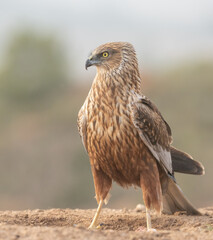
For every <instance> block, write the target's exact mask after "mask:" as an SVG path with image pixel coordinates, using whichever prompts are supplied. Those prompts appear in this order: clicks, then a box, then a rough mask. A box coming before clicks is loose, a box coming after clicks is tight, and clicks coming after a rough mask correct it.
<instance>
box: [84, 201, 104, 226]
mask: <svg viewBox="0 0 213 240" xmlns="http://www.w3.org/2000/svg"><path fill="white" fill-rule="evenodd" d="M103 203H104V202H103V200H100V202H99V205H98V208H97V211H96V213H95V216H94V218H93V220H92V222H91V224H90V226H89V227H88V228H89V229H91V228H96V226H97V220H98V217H99V214H100V212H101V208H102V205H103Z"/></svg>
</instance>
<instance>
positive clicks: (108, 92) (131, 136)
mask: <svg viewBox="0 0 213 240" xmlns="http://www.w3.org/2000/svg"><path fill="white" fill-rule="evenodd" d="M93 65H94V66H96V68H97V74H96V77H95V79H94V81H93V83H92V87H91V89H90V91H89V94H88V96H87V98H86V100H85V102H84V104H83V106H82V107H81V109H80V111H79V114H78V129H79V133H80V136H81V138H82V141H83V145H84V147H85V149H86V151H87V153H88V155H89V159H90V164H91V170H92V174H93V180H94V186H95V193H96V200H97V202H98V204H99V205H98V208H97V211H96V214H95V216H94V218H93V221H92V223H91V225H90V226H89V228H95V227H96V226H97V220H98V216H99V214H100V211H101V208H102V205H103V202H105V203H106V202H107V199H108V193H109V190H110V188H111V186H112V181H115V182H117V183H118V184H119V185H121V186H122V187H128V186H138V187H141V189H142V192H143V200H144V204H145V207H146V219H147V230H152V227H151V217H150V209H154V210H156V211H157V213H159V214H160V213H161V211H163V212H165V213H168V214H173V213H174V212H176V211H186V212H187V213H188V214H197V215H199V214H200V212H199V211H198V210H197V209H196V208H194V207H193V205H192V204H191V203H190V202H189V201H188V200H187V199H186V197H185V196H184V195H183V192H182V191H181V189H180V187H179V186H178V185H177V183H176V180H175V177H174V172H182V173H189V174H198V175H202V174H204V168H203V166H202V164H201V163H199V162H197V161H195V160H193V158H192V157H191V156H190V155H188V154H186V153H183V152H181V151H180V150H178V149H176V148H174V147H173V146H171V144H172V133H171V129H170V127H169V125H168V123H167V122H166V121H165V120H164V118H163V116H162V115H161V113H160V112H159V110H158V109H157V107H156V106H155V104H154V103H153V102H151V101H150V100H149V99H148V98H147V97H146V96H144V95H143V94H141V78H140V74H139V70H138V61H137V57H136V53H135V50H134V47H133V46H132V45H131V44H130V43H127V42H111V43H106V44H103V45H101V46H99V47H98V48H96V49H95V50H94V51H93V52H92V53H91V55H90V56H89V58H88V59H87V61H86V66H85V67H86V69H87V68H88V67H90V66H93Z"/></svg>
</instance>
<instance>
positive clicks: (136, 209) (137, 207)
mask: <svg viewBox="0 0 213 240" xmlns="http://www.w3.org/2000/svg"><path fill="white" fill-rule="evenodd" d="M144 210H145V206H144V205H143V204H138V205H137V206H136V208H135V211H136V212H142V211H144Z"/></svg>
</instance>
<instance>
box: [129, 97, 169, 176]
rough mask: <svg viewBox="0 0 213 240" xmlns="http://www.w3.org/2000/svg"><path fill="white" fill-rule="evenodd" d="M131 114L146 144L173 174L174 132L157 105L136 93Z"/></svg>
mask: <svg viewBox="0 0 213 240" xmlns="http://www.w3.org/2000/svg"><path fill="white" fill-rule="evenodd" d="M131 116H132V121H133V124H134V126H135V127H136V128H137V130H138V133H139V135H140V137H141V139H142V140H143V142H144V144H145V145H146V146H147V147H148V148H149V150H150V151H151V153H152V154H153V156H154V157H155V158H156V159H157V160H158V161H159V163H160V164H161V165H162V166H163V167H164V168H165V169H166V170H167V171H168V172H169V173H170V174H172V160H171V153H170V144H171V142H172V133H171V129H170V127H169V125H168V123H167V122H166V121H165V120H164V119H163V117H162V115H161V113H160V112H159V110H158V109H157V107H156V106H155V105H154V104H153V103H152V102H151V101H150V100H149V99H148V98H146V97H145V96H141V95H138V94H135V97H134V100H133V102H132V103H131Z"/></svg>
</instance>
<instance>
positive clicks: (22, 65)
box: [0, 31, 66, 104]
mask: <svg viewBox="0 0 213 240" xmlns="http://www.w3.org/2000/svg"><path fill="white" fill-rule="evenodd" d="M64 66H65V60H64V56H63V54H62V51H61V49H60V47H59V45H58V44H57V42H56V41H55V39H54V38H53V37H47V36H43V35H41V34H38V33H34V32H32V31H23V32H21V33H18V34H16V35H15V36H14V37H13V39H12V42H11V43H10V45H9V47H8V51H7V52H6V57H5V62H4V66H3V69H2V71H1V74H0V96H1V98H5V99H7V100H8V101H11V102H15V103H20V104H29V103H32V102H35V101H38V100H39V99H40V100H44V98H48V97H49V95H50V94H52V93H53V92H55V91H58V90H59V89H60V87H61V86H62V85H63V84H64V83H65V82H66V76H65V69H64Z"/></svg>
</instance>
